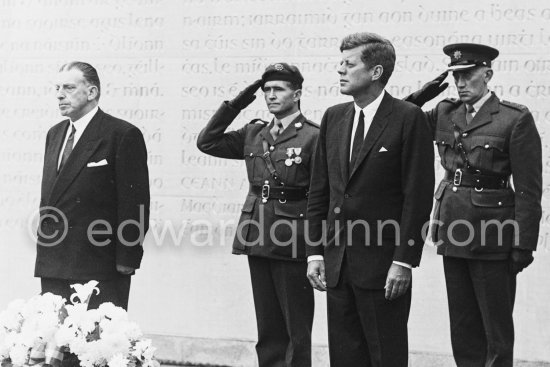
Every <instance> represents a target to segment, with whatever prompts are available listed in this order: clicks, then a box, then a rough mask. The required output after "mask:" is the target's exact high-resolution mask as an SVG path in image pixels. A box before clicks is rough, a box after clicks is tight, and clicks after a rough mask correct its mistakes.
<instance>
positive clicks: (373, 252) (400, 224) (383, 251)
mask: <svg viewBox="0 0 550 367" xmlns="http://www.w3.org/2000/svg"><path fill="white" fill-rule="evenodd" d="M340 50H341V51H342V61H341V63H340V66H339V69H338V73H339V74H340V91H341V93H342V94H346V95H350V96H352V97H353V100H354V102H350V103H344V104H339V105H336V106H333V107H330V108H329V109H328V110H327V111H326V112H325V115H324V117H323V120H322V122H321V131H320V135H319V141H318V145H317V149H316V152H315V155H314V160H313V173H312V179H311V188H310V196H309V203H308V214H307V215H308V220H309V225H310V234H311V236H310V239H309V240H310V243H308V247H307V255H308V278H309V279H310V282H311V284H312V286H313V287H314V288H316V289H318V290H321V291H324V290H327V306H328V331H329V352H330V362H331V366H333V367H339V366H341V367H348V366H384V367H391V366H399V367H405V366H407V361H408V339H407V322H408V316H409V310H410V304H411V289H410V286H411V268H412V267H415V266H418V265H419V262H420V257H421V253H422V247H423V243H424V240H423V236H422V227H423V225H424V224H425V223H426V222H427V221H428V219H429V213H430V210H431V206H432V193H433V187H434V172H433V159H434V157H433V147H432V143H431V137H430V133H429V129H428V125H427V122H426V118H425V116H424V114H423V113H422V111H421V110H420V109H419V108H418V107H416V106H414V105H412V104H410V103H407V102H403V101H400V100H397V99H395V98H393V97H392V96H390V95H389V94H388V93H387V92H385V91H384V86H385V85H386V83H387V82H388V80H389V78H390V76H391V74H392V71H393V68H394V64H395V50H394V48H393V46H392V44H391V43H390V42H389V41H388V40H386V39H384V38H382V37H380V36H378V35H376V34H373V33H357V34H352V35H349V36H347V37H345V38H344V39H343V41H342V43H341V46H340ZM326 227H328V228H326Z"/></svg>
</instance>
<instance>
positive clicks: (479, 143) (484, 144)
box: [472, 136, 506, 152]
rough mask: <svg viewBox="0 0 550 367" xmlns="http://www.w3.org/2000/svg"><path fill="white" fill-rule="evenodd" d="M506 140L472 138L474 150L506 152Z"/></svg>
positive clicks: (489, 137) (490, 137)
mask: <svg viewBox="0 0 550 367" xmlns="http://www.w3.org/2000/svg"><path fill="white" fill-rule="evenodd" d="M505 143H506V139H504V138H501V137H499V136H472V149H474V148H483V149H498V150H500V151H501V152H503V151H504V146H505Z"/></svg>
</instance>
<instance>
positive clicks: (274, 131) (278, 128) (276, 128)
mask: <svg viewBox="0 0 550 367" xmlns="http://www.w3.org/2000/svg"><path fill="white" fill-rule="evenodd" d="M283 130H284V129H283V124H282V123H281V121H277V120H275V123H274V124H273V127H272V128H271V131H270V133H271V136H272V137H273V140H277V137H278V136H279V135H281V133H282V132H283Z"/></svg>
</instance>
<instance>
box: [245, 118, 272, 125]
mask: <svg viewBox="0 0 550 367" xmlns="http://www.w3.org/2000/svg"><path fill="white" fill-rule="evenodd" d="M249 124H252V125H254V124H261V125H267V124H269V122H267V121H264V120H262V119H254V120H252V121H250V122H249Z"/></svg>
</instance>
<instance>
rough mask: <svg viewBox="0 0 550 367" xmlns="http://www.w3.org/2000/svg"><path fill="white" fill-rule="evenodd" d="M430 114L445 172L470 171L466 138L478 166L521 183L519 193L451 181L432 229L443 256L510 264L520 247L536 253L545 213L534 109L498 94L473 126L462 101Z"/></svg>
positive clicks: (442, 191)
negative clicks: (456, 184)
mask: <svg viewBox="0 0 550 367" xmlns="http://www.w3.org/2000/svg"><path fill="white" fill-rule="evenodd" d="M427 116H428V119H429V122H430V124H431V126H432V128H433V131H434V137H435V142H436V144H437V148H438V150H439V156H440V158H441V165H442V166H443V168H445V170H447V171H450V172H455V171H456V169H458V168H463V167H464V166H465V158H464V154H461V153H460V150H459V147H458V143H459V141H460V140H461V141H462V144H463V147H464V150H465V152H466V153H467V155H466V158H467V159H468V160H469V161H470V164H471V166H472V168H474V169H475V170H477V171H479V172H480V173H481V174H485V175H495V176H500V177H504V178H508V177H509V176H512V180H513V188H503V189H486V188H483V189H481V188H475V187H467V186H455V185H454V184H453V181H451V180H446V179H444V180H443V181H442V182H441V183H440V185H439V187H438V188H437V190H436V193H435V199H436V204H435V209H434V220H436V221H439V222H435V223H434V224H432V240H433V241H434V243H436V245H439V247H438V253H439V254H442V255H446V256H454V257H461V258H476V259H505V258H507V257H508V256H509V252H510V251H511V249H512V248H513V247H518V248H520V249H526V250H535V249H536V246H537V241H538V233H539V221H540V219H541V212H542V210H541V196H542V157H541V155H542V149H541V139H540V136H539V134H538V131H537V128H536V126H535V122H534V120H533V116H532V115H531V113H530V112H529V110H528V109H527V108H526V107H525V106H521V105H518V104H515V103H511V102H506V101H500V100H499V99H498V98H497V97H496V96H495V95H494V94H493V95H492V96H491V97H490V98H489V99H488V100H487V101H486V102H485V104H483V106H482V107H481V108H480V110H479V111H478V112H477V113H476V115H475V116H474V118H473V120H472V121H471V122H470V124H468V125H467V124H466V107H465V105H464V103H462V102H461V101H460V100H457V101H455V100H448V99H447V100H444V101H442V102H440V103H439V104H438V105H437V106H436V108H435V109H434V110H432V111H430V112H428V113H427ZM459 134H460V137H459ZM491 221H492V222H491ZM514 223H515V224H514ZM499 236H500V238H499Z"/></svg>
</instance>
